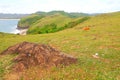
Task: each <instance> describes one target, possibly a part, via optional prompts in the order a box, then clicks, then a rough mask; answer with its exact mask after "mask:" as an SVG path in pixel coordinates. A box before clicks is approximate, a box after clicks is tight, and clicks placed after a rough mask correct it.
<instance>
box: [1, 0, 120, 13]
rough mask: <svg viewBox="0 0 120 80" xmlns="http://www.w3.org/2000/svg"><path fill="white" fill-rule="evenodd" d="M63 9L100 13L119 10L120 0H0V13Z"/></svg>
mask: <svg viewBox="0 0 120 80" xmlns="http://www.w3.org/2000/svg"><path fill="white" fill-rule="evenodd" d="M51 10H65V11H68V12H86V13H96V12H97V13H98V12H99V13H100V12H111V11H120V0H4V1H3V0H1V1H0V13H1V12H4V13H8V12H9V13H34V12H36V11H51Z"/></svg>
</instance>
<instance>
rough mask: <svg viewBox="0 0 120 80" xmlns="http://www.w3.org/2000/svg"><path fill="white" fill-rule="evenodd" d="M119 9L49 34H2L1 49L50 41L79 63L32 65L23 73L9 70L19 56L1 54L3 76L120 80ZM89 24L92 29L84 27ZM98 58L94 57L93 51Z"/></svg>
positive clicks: (40, 79)
mask: <svg viewBox="0 0 120 80" xmlns="http://www.w3.org/2000/svg"><path fill="white" fill-rule="evenodd" d="M119 21H120V12H117V13H110V14H103V15H98V16H94V17H91V18H90V19H89V20H87V21H85V22H83V23H80V24H78V25H76V26H75V27H73V28H70V29H66V30H63V31H59V32H56V33H49V34H37V35H26V36H20V35H12V34H2V33H0V37H1V38H0V52H1V51H3V50H5V49H6V48H7V47H9V46H11V45H14V44H16V43H19V42H22V41H29V42H35V43H44V44H49V45H51V46H53V47H55V48H57V49H59V50H61V51H63V52H65V53H66V54H70V55H72V56H74V57H77V58H78V64H75V65H71V66H67V67H63V68H56V67H53V68H50V69H48V70H45V69H42V70H41V69H40V68H39V67H37V66H36V67H32V68H31V69H29V70H26V71H24V72H23V73H21V74H17V73H9V71H10V70H9V67H10V66H12V65H13V64H12V59H13V57H15V56H16V55H5V56H0V76H1V79H2V78H5V79H6V80H13V79H17V78H18V77H19V78H20V80H30V79H31V80H119V79H120V23H119ZM86 26H88V27H89V28H90V30H88V31H84V30H83V29H82V28H83V27H86ZM96 53H97V54H98V56H99V58H94V57H93V55H94V54H96Z"/></svg>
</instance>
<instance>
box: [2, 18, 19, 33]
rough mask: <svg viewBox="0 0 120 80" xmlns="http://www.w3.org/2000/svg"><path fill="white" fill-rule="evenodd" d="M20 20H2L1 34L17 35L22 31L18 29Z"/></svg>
mask: <svg viewBox="0 0 120 80" xmlns="http://www.w3.org/2000/svg"><path fill="white" fill-rule="evenodd" d="M18 21H19V19H0V32H4V33H13V34H17V33H19V32H20V31H19V30H18V29H17V24H18Z"/></svg>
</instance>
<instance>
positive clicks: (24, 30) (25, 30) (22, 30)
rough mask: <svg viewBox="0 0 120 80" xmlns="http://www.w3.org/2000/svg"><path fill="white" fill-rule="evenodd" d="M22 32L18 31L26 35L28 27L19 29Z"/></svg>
mask: <svg viewBox="0 0 120 80" xmlns="http://www.w3.org/2000/svg"><path fill="white" fill-rule="evenodd" d="M18 30H19V31H20V32H19V33H18V34H19V35H26V34H27V30H28V29H18Z"/></svg>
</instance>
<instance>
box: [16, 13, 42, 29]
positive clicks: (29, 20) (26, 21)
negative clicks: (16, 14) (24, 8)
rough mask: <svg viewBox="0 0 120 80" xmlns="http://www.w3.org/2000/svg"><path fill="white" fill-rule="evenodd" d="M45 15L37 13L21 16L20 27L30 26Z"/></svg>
mask: <svg viewBox="0 0 120 80" xmlns="http://www.w3.org/2000/svg"><path fill="white" fill-rule="evenodd" d="M43 17H44V16H43V15H37V14H32V15H29V16H26V17H24V18H21V20H20V21H19V22H18V28H20V29H22V28H28V27H30V26H31V25H32V24H33V23H35V22H36V21H37V20H39V19H41V18H43Z"/></svg>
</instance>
